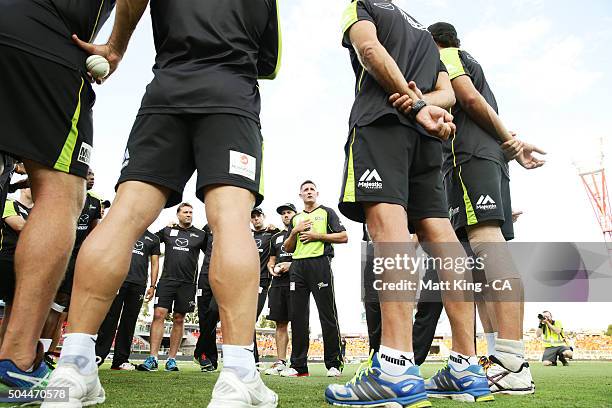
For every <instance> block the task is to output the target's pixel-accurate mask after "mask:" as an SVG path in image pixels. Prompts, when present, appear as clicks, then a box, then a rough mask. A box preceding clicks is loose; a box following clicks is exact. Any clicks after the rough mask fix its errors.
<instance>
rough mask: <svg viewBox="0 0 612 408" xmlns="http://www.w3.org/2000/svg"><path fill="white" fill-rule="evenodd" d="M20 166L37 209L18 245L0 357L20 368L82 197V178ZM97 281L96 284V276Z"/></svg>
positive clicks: (60, 268) (31, 349) (31, 352)
mask: <svg viewBox="0 0 612 408" xmlns="http://www.w3.org/2000/svg"><path fill="white" fill-rule="evenodd" d="M25 166H26V168H27V171H28V177H29V179H30V186H31V188H32V195H33V198H34V202H35V203H36V205H35V206H34V207H33V208H32V211H31V212H30V216H29V217H28V222H27V223H26V225H25V227H24V229H23V231H21V234H20V236H19V242H18V243H17V249H16V251H15V275H16V284H15V299H14V301H13V314H12V316H11V317H12V318H11V321H10V322H9V325H8V326H7V329H6V333H5V336H4V341H3V343H2V348H1V349H0V359H10V360H13V362H14V363H15V364H16V365H17V366H18V367H19V368H21V369H22V370H27V369H28V368H29V367H30V366H31V365H32V361H34V358H35V356H36V344H37V342H38V339H39V337H40V333H41V331H42V328H43V325H44V322H45V319H46V317H47V314H48V313H49V308H50V307H51V301H52V300H53V296H55V293H56V291H57V288H58V286H59V283H60V280H61V278H62V275H63V274H64V272H65V271H66V266H67V265H68V257H69V256H70V251H71V250H72V247H73V245H74V238H75V234H76V220H77V218H78V217H79V214H80V213H81V210H82V208H83V200H84V198H85V179H83V178H80V177H77V176H74V175H71V174H66V173H61V172H59V171H55V170H52V169H50V168H47V167H43V166H41V165H39V164H37V163H34V162H32V161H29V160H28V161H25ZM111 258H112V257H111ZM105 272H106V270H105ZM96 282H97V283H98V284H99V279H98V278H96ZM82 310H86V309H82Z"/></svg>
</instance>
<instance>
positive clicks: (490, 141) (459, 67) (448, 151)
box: [440, 48, 509, 175]
mask: <svg viewBox="0 0 612 408" xmlns="http://www.w3.org/2000/svg"><path fill="white" fill-rule="evenodd" d="M440 56H441V58H442V61H443V62H444V65H446V68H447V70H448V75H449V77H450V79H451V81H452V80H454V79H456V78H458V77H460V76H462V75H467V76H469V77H470V79H471V80H472V83H473V84H474V87H475V88H476V90H477V91H478V92H480V94H481V95H482V96H483V97H484V99H485V100H486V101H487V103H488V104H489V105H491V107H492V108H493V109H494V110H495V112H497V111H498V110H497V101H496V100H495V95H493V91H491V88H490V87H489V84H488V83H487V79H486V77H485V74H484V71H483V70H482V67H481V66H480V64H479V63H478V61H476V59H474V57H472V56H471V55H470V54H469V53H468V52H467V51H464V50H461V49H459V48H444V49H442V50H441V51H440ZM451 112H452V114H453V116H454V119H453V122H454V123H455V125H456V126H457V133H456V135H455V136H453V137H451V138H450V139H448V140H447V141H445V142H444V165H443V167H442V172H443V173H444V174H446V173H447V172H448V171H449V170H450V169H451V168H453V167H454V166H458V165H460V164H461V163H465V162H466V161H468V160H470V158H471V157H472V156H475V157H479V158H482V159H487V160H492V161H494V162H496V163H498V164H499V165H500V166H501V167H502V169H503V170H504V172H505V173H506V175H509V170H508V162H507V161H506V159H505V157H504V153H503V151H502V149H501V147H500V143H499V141H498V140H497V138H496V137H495V135H492V134H490V133H488V132H487V131H486V130H484V129H483V128H482V127H480V126H479V125H478V124H477V123H476V122H474V120H472V118H470V116H469V115H468V114H467V113H466V112H465V111H464V110H463V109H462V108H461V104H460V103H459V102H457V103H456V104H455V106H453V108H452V111H451Z"/></svg>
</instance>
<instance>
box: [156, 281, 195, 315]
mask: <svg viewBox="0 0 612 408" xmlns="http://www.w3.org/2000/svg"><path fill="white" fill-rule="evenodd" d="M195 295H196V284H195V283H187V282H179V281H174V280H160V281H159V282H158V283H157V291H156V292H155V307H163V308H164V309H167V310H168V312H172V311H174V313H182V314H185V313H192V312H193V311H194V310H195V305H196V302H195ZM172 306H174V307H172Z"/></svg>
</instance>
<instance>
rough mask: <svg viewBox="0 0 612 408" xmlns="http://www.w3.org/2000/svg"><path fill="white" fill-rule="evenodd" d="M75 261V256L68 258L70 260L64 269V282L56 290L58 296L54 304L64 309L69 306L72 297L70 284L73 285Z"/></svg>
mask: <svg viewBox="0 0 612 408" xmlns="http://www.w3.org/2000/svg"><path fill="white" fill-rule="evenodd" d="M76 259H77V257H76V255H72V256H70V259H69V260H68V267H67V268H66V274H65V275H64V280H63V281H62V283H61V284H60V287H59V289H58V290H57V293H58V296H57V297H56V299H55V303H57V304H58V305H61V306H64V307H66V308H67V307H68V306H69V305H70V297H71V296H72V284H73V283H74V269H75V266H76Z"/></svg>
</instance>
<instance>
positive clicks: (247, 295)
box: [205, 186, 259, 346]
mask: <svg viewBox="0 0 612 408" xmlns="http://www.w3.org/2000/svg"><path fill="white" fill-rule="evenodd" d="M205 201H206V218H207V219H208V223H209V224H210V226H211V229H212V231H213V234H214V236H215V244H214V245H213V252H212V258H211V262H210V271H209V279H210V286H211V288H212V290H213V293H214V296H215V299H216V300H217V304H218V305H219V315H220V317H221V326H222V327H223V343H224V344H228V345H236V346H249V345H251V343H253V332H254V330H255V317H256V316H255V315H256V313H257V292H258V285H259V256H258V253H257V247H256V245H255V241H254V240H253V236H252V235H251V229H250V222H251V221H250V213H251V209H252V208H253V204H254V203H255V200H254V197H253V194H252V193H251V192H250V191H247V190H245V189H242V188H238V187H232V186H213V187H211V188H209V189H207V190H206V192H205ZM230 252H233V253H237V254H240V256H227V255H226V254H227V253H230ZM238 282H239V283H240V296H236V284H237V283H238Z"/></svg>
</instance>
